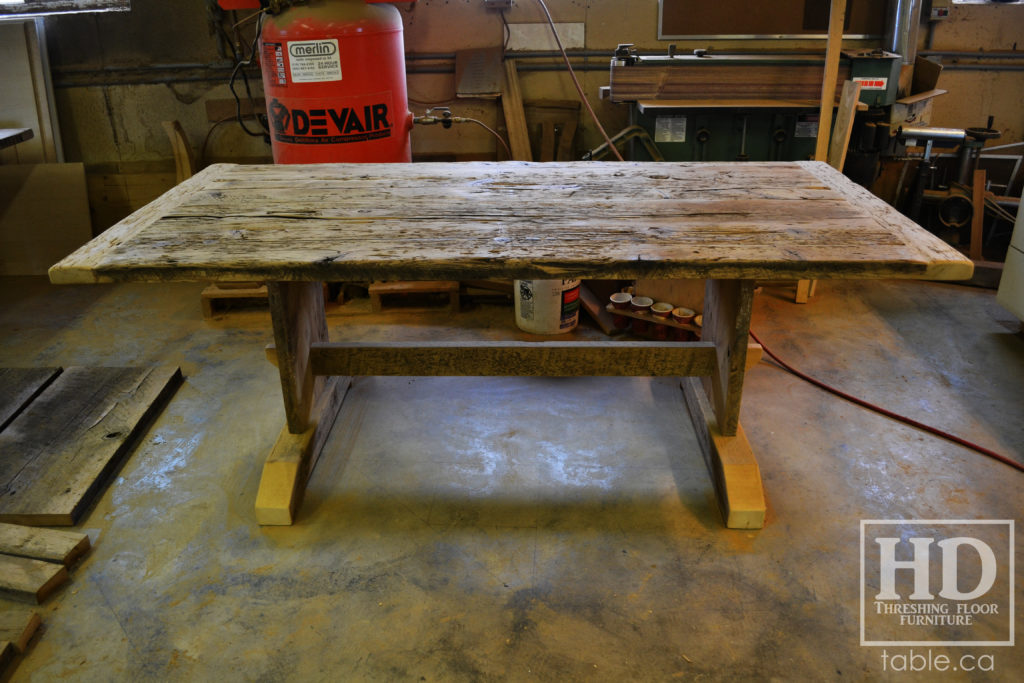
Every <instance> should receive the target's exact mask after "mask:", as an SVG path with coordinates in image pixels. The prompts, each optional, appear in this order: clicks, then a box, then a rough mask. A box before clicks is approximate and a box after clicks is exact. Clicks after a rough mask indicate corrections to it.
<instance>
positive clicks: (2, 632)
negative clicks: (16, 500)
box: [0, 523, 91, 680]
mask: <svg viewBox="0 0 1024 683" xmlns="http://www.w3.org/2000/svg"><path fill="white" fill-rule="evenodd" d="M90 547H91V546H90V543H89V537H88V536H86V535H85V534H82V533H75V532H71V531H57V530H54V529H38V528H34V527H27V526H20V525H17V524H4V523H0V596H2V597H3V598H7V599H11V600H16V601H18V602H30V603H32V604H36V605H38V604H42V602H43V601H44V600H46V598H47V597H49V596H50V595H51V594H52V593H53V592H54V591H55V590H57V588H59V587H60V586H61V585H63V584H64V583H65V582H66V581H67V580H68V570H69V569H71V567H73V566H74V565H75V563H76V562H77V561H78V560H79V559H80V558H81V557H82V556H84V555H85V554H86V553H87V552H89V549H90ZM39 623H40V619H39V614H38V613H36V612H35V611H32V610H27V609H24V608H20V607H17V606H14V605H12V604H6V603H0V679H3V680H7V678H8V676H9V674H10V669H13V666H14V665H15V664H16V662H17V660H18V657H19V656H20V655H22V654H24V652H25V650H26V649H27V648H28V644H29V641H30V640H31V639H32V636H33V635H34V634H35V632H36V630H37V629H38V628H39Z"/></svg>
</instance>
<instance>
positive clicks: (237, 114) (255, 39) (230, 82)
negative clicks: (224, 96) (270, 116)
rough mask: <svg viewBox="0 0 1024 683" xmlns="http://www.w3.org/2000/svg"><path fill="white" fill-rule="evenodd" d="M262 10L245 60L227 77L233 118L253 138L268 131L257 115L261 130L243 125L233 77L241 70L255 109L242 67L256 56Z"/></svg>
mask: <svg viewBox="0 0 1024 683" xmlns="http://www.w3.org/2000/svg"><path fill="white" fill-rule="evenodd" d="M263 14H264V13H263V12H262V11H261V12H260V13H259V18H258V19H257V21H256V35H255V36H254V37H253V39H252V46H251V47H250V49H249V56H248V58H246V59H245V60H241V61H238V62H236V63H235V68H234V69H232V70H231V78H229V79H228V90H230V91H231V96H232V97H234V98H235V119H236V120H237V121H238V125H239V126H240V127H241V128H242V130H244V131H245V133H246V135H249V136H252V137H254V138H262V137H265V136H266V135H267V134H268V133H269V132H270V131H269V130H267V128H266V126H264V125H263V121H261V120H260V118H259V117H256V122H257V123H259V124H260V127H261V128H263V131H262V132H259V131H257V132H255V133H254V132H253V131H251V130H249V127H248V126H246V125H245V121H244V120H243V118H242V100H241V99H240V98H239V97H238V93H237V92H235V79H236V78H237V77H238V72H239V71H241V72H242V79H243V81H244V82H245V89H246V93H247V95H248V97H249V102H250V104H251V105H252V109H253V111H254V112H255V110H256V106H255V105H256V101H255V99H254V98H253V96H252V91H251V90H250V89H249V78H248V76H247V75H246V74H245V71H244V67H247V66H250V65H252V60H253V59H254V58H255V56H256V48H257V45H258V43H259V39H260V35H261V34H262V32H263Z"/></svg>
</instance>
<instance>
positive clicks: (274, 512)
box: [256, 282, 351, 524]
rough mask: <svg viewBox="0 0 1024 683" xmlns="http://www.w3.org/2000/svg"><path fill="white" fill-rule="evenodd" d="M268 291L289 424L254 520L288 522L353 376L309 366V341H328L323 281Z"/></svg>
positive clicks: (266, 468) (277, 285) (263, 482)
mask: <svg viewBox="0 0 1024 683" xmlns="http://www.w3.org/2000/svg"><path fill="white" fill-rule="evenodd" d="M267 290H268V298H269V303H270V314H271V318H272V320H273V325H274V344H275V347H276V349H277V368H278V371H279V372H280V375H281V391H282V394H283V395H284V407H285V416H286V418H287V424H286V425H285V426H284V428H283V429H282V430H281V433H280V435H279V436H278V437H277V442H276V443H275V444H274V448H273V450H272V451H271V453H270V456H269V457H268V458H267V461H266V463H264V465H263V475H262V477H261V478H260V488H259V492H258V493H257V494H256V520H257V521H258V522H259V523H260V524H291V523H292V522H293V520H294V519H295V513H296V512H297V510H298V507H299V504H300V503H301V501H302V494H303V492H304V491H305V488H306V480H307V478H308V477H309V473H310V471H311V470H312V469H313V465H314V464H315V463H316V459H317V458H318V457H319V455H320V449H321V448H322V447H323V444H324V441H326V439H327V435H328V434H329V433H330V431H331V427H332V426H333V424H334V419H335V417H337V414H338V410H339V409H340V407H341V403H342V401H343V400H344V397H345V392H346V391H347V390H348V387H349V385H350V384H351V378H349V377H329V378H328V377H317V376H315V375H314V374H313V372H312V368H311V366H310V362H309V349H310V346H311V345H312V344H313V343H314V342H322V341H327V340H328V339H327V320H326V317H325V316H324V298H323V287H322V285H321V284H320V283H319V282H272V283H268V286H267Z"/></svg>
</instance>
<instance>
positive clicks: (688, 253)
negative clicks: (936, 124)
mask: <svg viewBox="0 0 1024 683" xmlns="http://www.w3.org/2000/svg"><path fill="white" fill-rule="evenodd" d="M971 271H972V266H971V264H970V262H969V261H967V260H966V259H964V258H963V257H962V256H961V255H960V254H959V253H958V252H956V251H955V250H954V249H952V248H951V247H949V246H948V245H946V244H945V243H943V242H942V241H941V240H939V239H938V238H936V237H934V236H932V235H930V234H929V233H927V232H926V231H924V230H923V229H921V228H920V227H918V226H917V225H916V224H914V223H913V222H911V221H910V220H909V219H907V218H905V217H904V216H902V215H900V214H899V213H898V212H896V211H895V210H894V209H893V208H892V207H890V206H889V205H887V204H885V202H883V201H881V200H880V199H878V198H877V197H874V196H873V195H871V194H870V193H868V192H867V191H865V190H862V189H861V188H858V187H857V186H855V185H854V184H853V183H852V182H850V181H849V180H848V179H847V178H845V177H844V176H843V175H842V174H840V173H838V172H836V171H835V170H834V169H832V168H830V167H828V165H827V164H825V163H823V162H776V163H746V164H736V163H679V164H676V163H661V164H657V163H594V162H564V163H563V162H559V163H547V164H533V163H521V162H503V163H486V162H479V163H467V164H408V165H403V164H358V165H350V164H325V165H302V166H296V167H289V166H273V165H271V166H259V165H249V166H235V165H229V164H221V165H215V166H211V167H209V168H207V169H206V170H204V171H202V172H201V173H199V174H197V175H196V176H194V177H193V178H191V179H189V180H188V181H186V182H184V183H182V184H181V185H179V186H177V187H176V188H174V189H173V190H171V191H170V192H169V193H167V194H165V195H164V196H163V197H161V198H160V199H159V200H157V201H155V202H153V203H152V204H150V205H149V206H147V207H145V208H144V209H142V210H140V211H138V212H136V213H135V214H132V215H131V216H129V217H128V218H127V219H125V220H124V221H122V222H121V223H119V224H118V225H117V226H115V227H114V228H111V229H110V230H108V231H107V232H105V233H104V234H103V235H101V236H100V237H99V238H97V239H95V240H93V241H92V242H91V243H89V244H88V245H86V246H85V247H83V248H82V249H80V250H78V251H77V252H75V253H74V254H72V255H71V256H69V257H67V258H66V259H64V260H63V261H61V262H60V263H59V264H57V265H56V266H54V267H53V268H52V269H51V271H50V277H51V279H52V280H53V281H54V282H57V283H75V282H83V283H84V282H106V281H132V280H139V281H163V280H224V281H244V280H267V281H293V280H334V281H344V280H366V279H373V278H380V277H381V275H382V273H386V274H387V277H388V278H389V279H397V280H467V279H484V278H512V277H518V278H525V277H537V278H559V277H588V278H609V279H615V278H637V277H642V278H655V279H658V278H706V277H713V278H721V279H732V278H738V279H754V278H764V279H800V278H816V277H827V278H878V277H916V278H932V279H963V278H966V277H969V276H970V274H971Z"/></svg>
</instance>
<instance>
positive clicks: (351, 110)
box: [268, 98, 391, 145]
mask: <svg viewBox="0 0 1024 683" xmlns="http://www.w3.org/2000/svg"><path fill="white" fill-rule="evenodd" d="M268 109H269V113H270V125H271V126H272V127H273V131H274V139H275V140H277V141H278V142H286V143H291V144H295V145H336V144H342V143H346V142H364V141H366V140H379V139H381V138H387V137H391V122H390V121H388V106H387V105H386V104H384V103H383V102H380V103H377V104H367V105H364V106H362V107H340V108H334V107H330V108H328V107H324V108H318V109H300V108H297V107H292V108H289V107H288V106H287V105H285V104H284V103H283V102H281V100H279V99H277V98H274V99H273V100H271V102H270V106H269V108H268Z"/></svg>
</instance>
